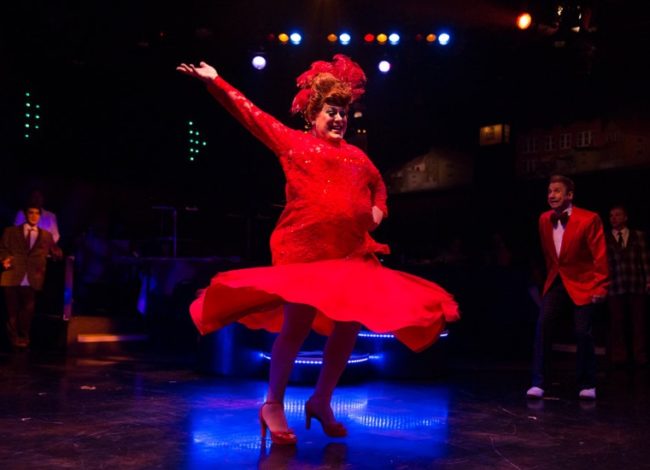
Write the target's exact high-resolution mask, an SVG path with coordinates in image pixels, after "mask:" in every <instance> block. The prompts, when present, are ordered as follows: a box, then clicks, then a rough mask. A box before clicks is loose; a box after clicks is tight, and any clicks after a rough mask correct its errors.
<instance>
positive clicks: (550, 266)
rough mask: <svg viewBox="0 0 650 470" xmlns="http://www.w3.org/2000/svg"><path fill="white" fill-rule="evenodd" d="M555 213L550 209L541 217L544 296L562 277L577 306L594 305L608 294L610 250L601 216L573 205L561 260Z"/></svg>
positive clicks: (561, 251) (540, 233) (563, 240)
mask: <svg viewBox="0 0 650 470" xmlns="http://www.w3.org/2000/svg"><path fill="white" fill-rule="evenodd" d="M552 213H553V211H552V210H550V211H547V212H544V213H543V214H542V215H541V216H540V217H539V236H540V239H541V242H542V251H543V252H544V259H545V260H546V272H547V275H546V282H545V283H544V294H546V292H547V291H548V289H549V288H550V287H551V284H553V281H554V280H555V277H556V276H557V275H559V276H560V278H561V279H562V283H563V284H564V287H565V288H566V290H567V293H568V294H569V297H571V300H573V303H574V304H576V305H586V304H589V303H591V302H592V297H593V296H594V295H597V296H605V295H607V288H608V286H609V269H608V265H607V247H606V244H605V235H604V233H603V224H602V222H601V221H600V217H599V216H598V214H596V213H595V212H591V211H587V210H584V209H580V208H579V207H575V206H573V208H572V209H571V217H570V218H569V221H568V222H567V225H566V227H565V230H564V236H563V238H562V248H561V250H560V256H559V258H558V256H557V254H556V251H555V244H554V243H553V223H552V222H551V214H552Z"/></svg>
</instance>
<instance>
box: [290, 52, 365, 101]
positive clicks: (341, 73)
mask: <svg viewBox="0 0 650 470" xmlns="http://www.w3.org/2000/svg"><path fill="white" fill-rule="evenodd" d="M321 73H330V74H332V75H333V76H334V78H336V79H337V80H340V81H342V82H344V83H347V84H348V85H349V86H350V89H351V91H352V100H351V103H353V102H355V101H356V100H358V99H359V98H360V97H361V95H363V93H364V92H365V91H366V90H365V89H364V86H365V84H366V74H365V73H363V70H361V67H360V66H359V64H357V63H356V62H354V61H353V60H352V59H350V58H349V57H348V56H346V55H343V54H336V55H335V56H334V57H333V59H332V62H327V61H324V60H318V61H316V62H314V63H312V64H311V67H310V68H309V70H307V71H306V72H303V73H302V74H301V75H300V76H299V77H298V78H297V79H296V85H297V86H298V88H300V91H299V92H298V94H297V95H296V96H295V97H294V98H293V102H292V103H291V112H292V113H293V114H297V113H304V111H305V109H306V108H307V104H308V103H309V98H310V96H311V93H312V83H313V82H314V79H315V78H316V77H317V76H318V75H319V74H321Z"/></svg>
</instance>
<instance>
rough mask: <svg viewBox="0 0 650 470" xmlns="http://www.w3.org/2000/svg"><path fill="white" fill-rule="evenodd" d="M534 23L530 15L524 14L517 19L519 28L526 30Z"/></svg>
mask: <svg viewBox="0 0 650 470" xmlns="http://www.w3.org/2000/svg"><path fill="white" fill-rule="evenodd" d="M532 22H533V18H532V17H531V16H530V14H528V13H522V14H521V15H519V16H518V17H517V28H519V29H521V30H524V29H528V28H529V27H530V24H531V23H532Z"/></svg>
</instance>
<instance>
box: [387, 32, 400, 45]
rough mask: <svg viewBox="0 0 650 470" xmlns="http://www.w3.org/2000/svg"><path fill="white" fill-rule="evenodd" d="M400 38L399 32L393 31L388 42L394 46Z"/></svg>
mask: <svg viewBox="0 0 650 470" xmlns="http://www.w3.org/2000/svg"><path fill="white" fill-rule="evenodd" d="M399 40H400V37H399V34H397V33H392V34H391V35H389V36H388V42H389V43H390V44H391V45H393V46H395V45H397V44H399Z"/></svg>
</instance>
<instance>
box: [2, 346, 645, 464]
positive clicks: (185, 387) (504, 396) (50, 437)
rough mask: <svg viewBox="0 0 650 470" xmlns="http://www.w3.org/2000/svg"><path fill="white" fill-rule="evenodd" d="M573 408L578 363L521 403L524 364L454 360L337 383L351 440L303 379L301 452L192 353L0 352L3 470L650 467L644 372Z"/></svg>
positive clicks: (250, 394)
mask: <svg viewBox="0 0 650 470" xmlns="http://www.w3.org/2000/svg"><path fill="white" fill-rule="evenodd" d="M599 378H600V382H601V384H600V385H601V386H600V388H599V390H598V392H599V399H598V401H597V402H596V403H594V402H579V400H577V398H576V391H575V390H573V388H572V385H571V381H572V374H571V373H570V371H564V372H562V371H560V372H559V379H560V380H565V383H564V382H561V383H559V384H558V385H557V387H555V388H554V389H553V390H552V393H551V394H550V396H549V397H548V398H547V399H545V400H542V401H536V402H531V401H528V400H526V398H525V397H524V392H525V390H526V388H527V386H528V372H527V371H526V370H525V367H519V366H513V365H512V364H510V365H504V364H485V363H482V364H480V366H479V364H478V363H475V364H472V363H471V362H467V361H465V363H464V364H458V365H457V366H455V367H454V366H450V369H449V372H448V373H447V374H446V375H445V376H444V377H443V378H441V379H438V380H436V381H429V382H376V381H369V382H365V383H360V384H350V385H344V386H341V387H340V388H339V389H338V392H337V395H336V398H335V403H334V407H335V412H336V413H337V416H338V417H339V418H340V419H341V420H342V421H343V422H344V423H345V424H346V426H347V427H348V430H349V433H350V435H349V436H348V437H347V438H344V439H331V438H328V437H326V436H325V435H324V434H323V433H322V431H321V429H320V425H319V424H318V423H317V422H314V423H313V426H312V429H311V430H309V431H308V430H306V429H305V426H304V415H303V408H302V407H303V403H304V400H305V399H306V398H307V397H308V396H309V394H310V388H309V387H306V386H291V387H290V388H289V390H288V393H287V404H286V407H287V411H288V418H289V421H290V425H291V426H292V427H293V428H294V429H295V431H296V433H297V435H298V439H299V442H298V445H297V446H296V447H276V446H270V444H269V443H267V444H266V445H262V444H261V441H260V428H259V424H258V421H257V413H258V409H259V407H260V404H261V403H262V401H263V399H264V392H265V384H264V383H263V382H262V381H258V380H242V379H232V378H219V377H214V376H208V375H204V374H200V373H198V372H196V371H195V370H193V366H192V361H191V360H184V361H181V360H178V358H176V359H175V360H174V359H173V358H170V357H167V358H162V357H159V356H158V357H157V356H152V355H143V356H141V357H136V358H134V357H104V358H94V359H90V358H70V357H47V356H44V355H42V354H40V355H39V354H37V353H21V354H15V353H14V354H3V355H1V356H0V462H2V464H1V465H2V468H3V469H34V468H74V469H77V468H84V469H94V468H119V469H136V468H137V469H157V468H162V469H167V468H169V469H186V468H187V469H207V468H228V469H249V468H250V469H254V468H264V469H274V470H275V469H285V468H286V469H318V468H324V469H365V468H368V469H384V468H385V469H424V468H453V469H463V470H465V469H565V468H566V469H574V470H575V469H589V470H595V469H619V468H634V469H640V468H650V463H649V461H650V446H648V443H647V429H648V418H649V417H650V414H649V413H648V411H649V409H650V393H649V380H648V371H647V370H642V371H634V372H632V371H617V372H613V373H611V374H607V375H605V374H602V375H601V376H600V377H599Z"/></svg>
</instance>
